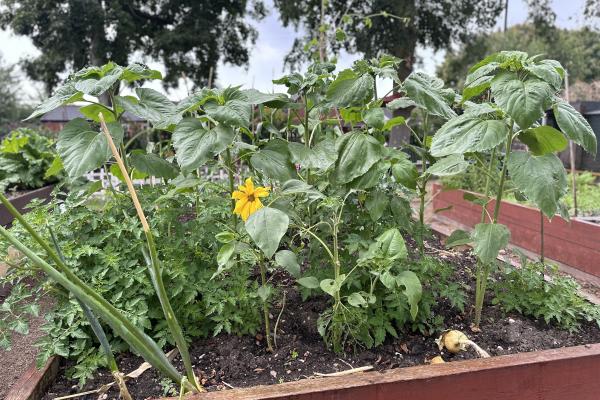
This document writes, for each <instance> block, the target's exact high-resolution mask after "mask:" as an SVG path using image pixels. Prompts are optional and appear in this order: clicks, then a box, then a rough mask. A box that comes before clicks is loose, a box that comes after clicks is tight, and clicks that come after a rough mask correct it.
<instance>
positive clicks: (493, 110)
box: [431, 51, 596, 328]
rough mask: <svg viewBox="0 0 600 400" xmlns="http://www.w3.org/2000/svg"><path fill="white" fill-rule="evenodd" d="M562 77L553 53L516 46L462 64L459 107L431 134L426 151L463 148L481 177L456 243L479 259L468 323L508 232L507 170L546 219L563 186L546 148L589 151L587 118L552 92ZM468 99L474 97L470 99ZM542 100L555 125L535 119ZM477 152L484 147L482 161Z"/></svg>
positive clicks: (443, 153) (454, 152)
mask: <svg viewBox="0 0 600 400" xmlns="http://www.w3.org/2000/svg"><path fill="white" fill-rule="evenodd" d="M563 76H564V69H563V68H562V66H561V65H560V64H559V63H558V62H556V61H554V60H543V59H540V57H539V56H534V57H529V56H528V55H527V54H526V53H523V52H518V51H505V52H499V53H496V54H493V55H491V56H488V57H486V58H485V59H484V60H482V61H481V62H479V63H477V64H476V65H475V66H473V67H472V68H471V69H470V71H469V75H468V76H467V79H466V81H465V88H464V91H463V95H462V100H461V105H462V106H463V108H464V112H463V114H462V115H460V116H457V117H455V118H452V119H451V120H450V121H448V122H447V123H446V124H444V126H442V127H441V128H440V130H439V131H438V132H437V133H436V134H435V136H434V137H433V140H432V144H431V153H432V155H433V156H435V157H446V158H448V157H456V156H464V155H468V156H469V158H471V159H472V160H473V161H474V163H473V164H474V166H475V168H478V169H479V170H480V171H481V173H483V174H485V176H486V183H485V187H484V190H483V197H477V196H474V198H472V199H471V200H472V201H474V202H475V203H476V204H481V205H482V214H481V223H480V224H478V225H476V226H475V230H474V231H473V233H472V234H471V236H470V238H466V236H467V235H463V236H464V240H459V241H458V242H457V243H466V242H469V241H472V242H473V243H474V251H475V254H476V255H477V257H478V259H479V262H478V269H477V284H476V299H475V318H474V327H475V328H478V327H479V323H480V321H481V312H482V308H483V298H484V294H485V290H486V285H487V279H488V275H489V273H490V270H491V268H492V267H493V266H494V264H495V262H496V257H497V255H498V252H499V251H500V249H502V248H503V247H505V246H506V245H507V244H508V241H509V238H510V232H509V230H508V229H507V228H506V226H504V225H502V224H499V223H498V216H499V212H500V206H501V201H502V198H503V196H504V191H505V184H506V181H507V179H508V178H509V177H510V180H511V182H512V184H513V186H514V187H515V188H516V190H518V191H519V192H520V193H522V194H523V196H524V197H525V198H527V199H528V200H529V201H531V202H532V203H534V204H535V205H537V206H538V207H539V208H540V210H541V211H542V212H543V213H544V214H545V215H546V216H548V217H549V218H552V217H553V216H554V215H555V214H556V212H557V211H558V210H559V200H560V199H561V198H562V196H563V195H564V194H565V192H566V191H567V180H566V173H565V170H564V167H563V165H562V162H561V161H560V160H559V159H558V157H557V156H556V155H555V154H554V153H555V152H556V151H560V150H562V149H564V148H565V146H566V145H567V143H568V141H567V139H570V140H573V141H574V142H575V143H578V144H580V145H581V146H583V148H584V149H585V150H586V151H588V152H590V153H592V154H595V152H596V136H595V135H594V133H593V131H592V129H591V127H590V126H589V124H588V123H587V122H586V121H585V119H584V118H583V117H582V116H581V115H580V114H579V113H578V112H577V111H576V110H575V109H574V108H573V107H572V106H571V105H569V104H568V103H567V102H565V101H564V100H562V99H560V98H559V97H557V94H558V92H559V91H560V89H561V87H562V80H563ZM474 98H478V99H481V100H482V102H480V103H474V102H472V101H471V100H472V99H474ZM490 100H491V101H490ZM550 107H552V108H553V110H554V113H555V116H556V120H557V123H558V126H559V127H560V128H561V130H562V131H558V130H556V129H554V128H552V127H549V126H541V125H539V124H538V122H537V120H539V119H540V118H541V117H542V116H543V114H544V112H545V110H547V109H548V108H550ZM516 140H520V141H521V142H523V143H525V144H526V145H527V146H528V151H513V146H512V143H513V141H516ZM482 153H488V154H489V161H488V162H487V163H486V160H485V159H484V158H483V157H482ZM498 168H500V172H499V174H497V170H498ZM492 183H493V184H494V185H493V187H494V189H495V190H494V192H493V197H495V205H494V207H493V210H492V211H491V212H490V210H488V208H487V205H488V204H489V203H490V201H491V197H490V194H492V193H490V189H491V187H492ZM459 235H460V234H459ZM456 237H458V236H456ZM456 237H455V238H456Z"/></svg>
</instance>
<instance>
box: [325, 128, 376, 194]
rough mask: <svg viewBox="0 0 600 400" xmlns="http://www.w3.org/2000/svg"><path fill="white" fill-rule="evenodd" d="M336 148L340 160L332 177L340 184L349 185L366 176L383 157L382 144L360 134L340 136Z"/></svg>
mask: <svg viewBox="0 0 600 400" xmlns="http://www.w3.org/2000/svg"><path fill="white" fill-rule="evenodd" d="M335 147H336V152H337V154H338V159H337V161H336V164H335V171H334V172H333V174H332V177H333V179H334V180H335V181H336V182H338V183H348V182H350V181H352V180H353V179H355V178H358V177H359V176H361V175H364V174H365V173H366V172H367V171H368V170H369V169H370V168H371V166H373V165H374V164H375V163H377V162H378V161H379V160H380V159H381V157H382V156H383V146H382V145H381V143H379V141H377V139H375V138H374V137H372V136H369V135H366V134H364V133H359V132H353V133H349V134H345V135H343V136H340V137H339V138H338V139H337V141H336V146H335Z"/></svg>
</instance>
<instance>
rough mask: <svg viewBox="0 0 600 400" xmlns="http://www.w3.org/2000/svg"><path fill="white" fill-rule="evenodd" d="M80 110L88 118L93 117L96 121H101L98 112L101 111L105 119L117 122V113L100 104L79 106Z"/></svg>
mask: <svg viewBox="0 0 600 400" xmlns="http://www.w3.org/2000/svg"><path fill="white" fill-rule="evenodd" d="M79 112H80V113H82V114H83V115H84V116H85V117H86V118H87V119H91V120H92V121H95V122H100V118H99V117H98V114H100V113H102V116H103V117H104V121H106V122H115V114H113V113H112V112H111V111H110V110H108V109H107V108H106V107H103V106H101V105H99V104H90V105H87V106H83V107H81V108H79Z"/></svg>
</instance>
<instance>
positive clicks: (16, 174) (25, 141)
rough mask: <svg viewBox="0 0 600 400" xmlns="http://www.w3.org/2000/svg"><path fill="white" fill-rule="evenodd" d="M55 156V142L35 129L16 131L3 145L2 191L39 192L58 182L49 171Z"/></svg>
mask: <svg viewBox="0 0 600 400" xmlns="http://www.w3.org/2000/svg"><path fill="white" fill-rule="evenodd" d="M55 157H56V151H55V150H54V141H53V140H52V139H50V138H49V137H47V136H44V135H41V134H40V133H38V132H36V131H34V130H32V129H25V128H23V129H17V130H15V131H13V132H11V133H10V134H9V135H8V136H7V137H5V138H4V139H3V140H2V142H1V143H0V191H1V192H4V191H6V190H7V189H21V190H23V189H37V188H40V187H42V186H44V185H48V184H51V183H54V182H56V180H57V177H56V176H54V174H52V171H50V172H48V169H49V168H50V166H51V165H52V163H53V161H54V159H55Z"/></svg>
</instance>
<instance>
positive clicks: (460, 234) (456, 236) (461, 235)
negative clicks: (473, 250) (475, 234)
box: [446, 229, 473, 247]
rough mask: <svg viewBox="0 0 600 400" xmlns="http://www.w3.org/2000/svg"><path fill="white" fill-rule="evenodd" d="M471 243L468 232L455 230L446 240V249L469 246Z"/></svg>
mask: <svg viewBox="0 0 600 400" xmlns="http://www.w3.org/2000/svg"><path fill="white" fill-rule="evenodd" d="M472 241H473V239H471V234H470V233H469V232H466V231H463V230H462V229H457V230H455V231H454V232H452V233H451V234H450V236H448V238H447V239H446V247H455V246H462V245H465V244H469V243H471V242H472Z"/></svg>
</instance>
